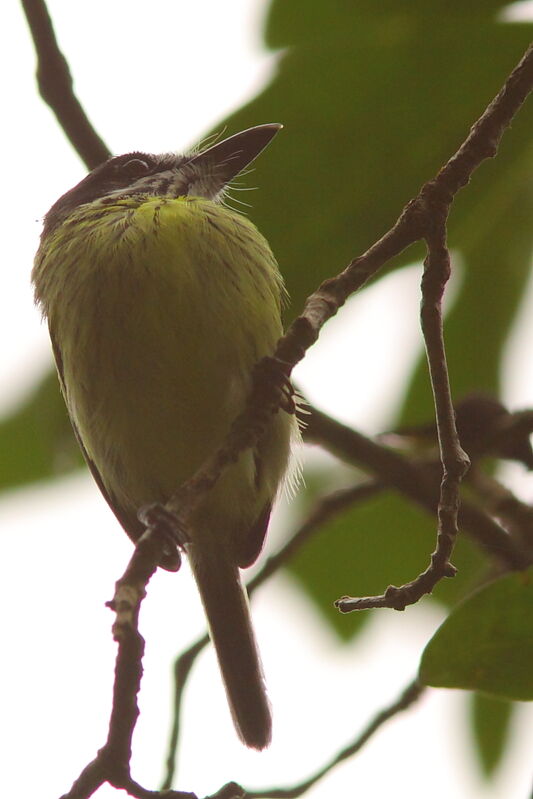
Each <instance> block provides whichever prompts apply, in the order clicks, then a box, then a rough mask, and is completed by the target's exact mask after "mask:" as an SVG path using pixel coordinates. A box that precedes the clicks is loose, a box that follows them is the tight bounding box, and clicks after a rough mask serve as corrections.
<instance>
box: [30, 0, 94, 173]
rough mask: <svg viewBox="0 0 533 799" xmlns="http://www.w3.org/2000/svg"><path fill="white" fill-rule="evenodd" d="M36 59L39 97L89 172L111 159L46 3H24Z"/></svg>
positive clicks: (40, 1)
mask: <svg viewBox="0 0 533 799" xmlns="http://www.w3.org/2000/svg"><path fill="white" fill-rule="evenodd" d="M21 2H22V8H23V9H24V13H25V15H26V20H27V22H28V25H29V28H30V31H31V35H32V38H33V44H34V46H35V52H36V55H37V84H38V86H39V93H40V95H41V97H42V98H43V100H44V101H45V103H47V104H48V105H49V106H50V108H51V109H52V111H53V112H54V114H55V115H56V118H57V121H58V122H59V125H60V127H61V128H62V129H63V130H64V132H65V134H66V136H67V138H68V139H69V141H70V143H71V144H72V146H73V148H74V149H75V151H76V152H77V153H78V155H79V156H80V158H81V159H82V161H83V162H84V163H85V165H86V166H87V168H88V169H94V167H96V166H98V164H101V163H102V161H105V160H107V158H109V155H110V153H109V150H108V149H107V147H106V145H105V144H104V142H103V141H102V139H101V138H100V136H99V135H98V134H97V133H96V131H95V130H94V128H93V126H92V125H91V123H90V122H89V119H88V117H87V115H86V113H85V111H84V110H83V108H82V106H81V104H80V102H79V100H78V98H77V97H76V95H75V94H74V87H73V82H72V76H71V74H70V69H69V66H68V63H67V60H66V59H65V56H64V55H63V53H62V52H61V50H60V49H59V45H58V43H57V40H56V37H55V33H54V28H53V25H52V20H51V19H50V15H49V13H48V9H47V7H46V3H45V2H44V0H21Z"/></svg>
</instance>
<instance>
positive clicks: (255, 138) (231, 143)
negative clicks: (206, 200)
mask: <svg viewBox="0 0 533 799" xmlns="http://www.w3.org/2000/svg"><path fill="white" fill-rule="evenodd" d="M282 127H283V125H279V124H277V123H274V122H273V123H270V124H268V125H257V126H256V127H254V128H248V130H243V131H241V133H236V134H235V135H234V136H230V137H229V139H224V141H221V142H218V144H214V145H213V146H212V147H209V148H208V149H207V150H203V152H201V153H198V154H197V155H193V156H192V157H191V158H190V160H189V161H188V162H187V165H189V164H190V165H191V166H194V167H195V168H198V169H199V171H200V172H204V173H207V174H210V175H212V176H213V175H214V173H215V174H216V180H217V183H218V182H220V189H222V188H223V187H224V186H225V185H226V184H227V183H229V181H230V180H233V178H235V177H236V176H237V175H238V174H239V172H242V170H243V169H245V167H247V166H248V164H251V163H252V161H254V160H255V158H257V156H258V155H259V153H260V152H261V151H262V150H264V149H265V147H266V146H267V145H268V144H270V142H271V141H272V139H273V138H274V136H275V135H276V133H278V131H280V130H281V128H282Z"/></svg>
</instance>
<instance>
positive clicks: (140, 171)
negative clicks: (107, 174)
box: [120, 158, 150, 178]
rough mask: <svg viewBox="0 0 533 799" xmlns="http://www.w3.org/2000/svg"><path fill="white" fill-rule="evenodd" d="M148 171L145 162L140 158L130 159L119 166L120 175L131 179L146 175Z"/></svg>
mask: <svg viewBox="0 0 533 799" xmlns="http://www.w3.org/2000/svg"><path fill="white" fill-rule="evenodd" d="M149 171H150V165H149V164H148V162H147V161H143V160H142V159H141V158H130V160H129V161H126V163H124V164H121V165H120V172H121V174H123V175H127V176H128V177H132V178H133V177H137V176H139V177H140V176H141V175H146V174H147V172H149Z"/></svg>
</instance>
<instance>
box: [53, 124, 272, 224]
mask: <svg viewBox="0 0 533 799" xmlns="http://www.w3.org/2000/svg"><path fill="white" fill-rule="evenodd" d="M281 127H282V126H281V125H278V124H274V123H272V124H268V125H258V126H256V127H254V128H249V129H248V130H244V131H242V132H241V133H236V134H235V135H234V136H230V137H229V138H228V139H224V140H223V141H221V142H218V143H217V144H214V145H213V146H211V147H208V148H207V149H205V150H201V151H199V152H193V153H190V154H188V155H177V154H175V153H165V154H163V155H151V154H149V153H141V152H133V153H126V154H125V155H117V156H115V157H114V158H110V159H109V160H108V161H105V162H104V163H103V164H100V165H99V166H97V167H96V169H93V171H92V172H90V173H89V174H88V175H87V176H86V177H85V178H83V180H81V181H80V182H79V183H78V184H77V185H76V186H74V188H72V189H70V191H67V192H66V194H63V196H62V197H60V198H59V200H57V202H56V203H54V205H53V206H52V207H51V208H50V210H49V211H48V213H47V214H46V217H45V230H44V232H45V233H47V232H49V231H50V230H51V229H52V228H54V227H55V226H56V225H57V224H59V223H60V222H62V221H63V220H64V219H65V218H66V217H67V216H68V215H69V214H70V213H71V212H72V211H73V210H74V209H75V208H78V207H79V206H80V205H84V204H85V203H91V202H93V201H94V200H97V199H103V198H107V197H109V198H112V199H119V198H121V197H131V196H132V195H136V194H143V195H153V196H158V197H162V196H164V197H186V196H194V197H204V198H206V199H209V200H214V201H216V200H218V199H219V198H220V197H221V195H222V194H223V192H224V189H225V187H226V186H227V184H228V183H229V182H230V181H231V180H233V179H234V178H235V177H236V176H237V175H238V174H239V173H240V172H242V170H243V169H245V168H246V167H247V166H248V165H249V164H250V163H251V162H252V161H253V160H254V159H255V158H256V157H257V156H258V155H259V153H260V152H261V151H262V150H263V149H264V148H265V147H266V146H267V144H269V143H270V141H271V140H272V139H273V138H274V136H275V135H276V133H277V132H278V131H279V130H280V129H281Z"/></svg>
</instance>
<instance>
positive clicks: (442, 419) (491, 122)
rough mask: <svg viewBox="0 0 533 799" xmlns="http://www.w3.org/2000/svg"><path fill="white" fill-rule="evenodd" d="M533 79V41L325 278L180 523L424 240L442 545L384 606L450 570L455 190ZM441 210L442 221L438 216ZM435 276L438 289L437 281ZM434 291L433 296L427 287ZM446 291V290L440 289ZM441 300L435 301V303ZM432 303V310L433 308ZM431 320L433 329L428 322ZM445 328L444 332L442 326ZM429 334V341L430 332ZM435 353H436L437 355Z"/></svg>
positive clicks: (179, 507) (460, 466)
mask: <svg viewBox="0 0 533 799" xmlns="http://www.w3.org/2000/svg"><path fill="white" fill-rule="evenodd" d="M532 85H533V46H531V47H530V48H529V49H528V51H527V52H526V54H525V55H524V57H523V58H522V60H521V61H520V63H519V64H518V66H517V67H516V68H515V69H514V70H513V72H512V73H511V75H510V76H509V78H508V79H507V81H506V83H505V85H504V87H503V88H502V90H501V91H500V92H499V94H498V95H497V96H496V97H495V99H494V100H493V101H492V102H491V104H490V105H489V106H488V108H487V109H486V111H485V112H484V114H483V115H482V116H481V117H480V118H479V120H478V121H477V122H476V123H475V125H474V126H473V127H472V128H471V130H470V133H469V135H468V137H467V138H466V140H465V141H464V143H463V144H462V145H461V147H460V148H459V150H458V151H457V152H456V153H455V155H453V156H452V157H451V158H450V160H449V161H448V162H447V164H446V165H445V166H444V167H443V168H442V169H441V170H440V172H439V173H438V174H437V176H436V177H435V178H434V179H433V180H431V181H429V182H428V183H426V184H425V185H424V186H423V187H422V189H421V190H420V192H419V193H418V195H417V196H416V197H415V198H414V199H413V200H411V201H410V202H409V203H408V204H407V205H406V206H405V208H404V209H403V211H402V213H401V214H400V216H399V218H398V220H397V221H396V223H395V224H394V225H393V227H392V228H391V229H390V230H389V231H388V233H386V234H385V235H384V236H383V237H382V238H381V239H380V240H379V241H378V242H376V243H375V244H374V245H373V246H372V247H370V248H369V249H368V250H367V251H366V252H365V253H364V254H363V255H361V256H359V257H358V258H356V259H354V260H353V261H352V262H351V263H350V264H349V265H348V266H347V267H346V269H344V271H343V272H341V273H340V274H339V275H337V277H334V278H330V279H328V280H326V281H324V282H323V283H322V285H321V286H320V287H319V288H318V290H317V291H315V292H314V293H313V294H312V295H311V296H310V297H309V298H308V299H307V301H306V303H305V306H304V309H303V312H302V314H301V315H300V316H299V317H298V318H297V319H295V320H294V322H293V323H292V324H291V325H290V327H289V328H288V330H287V332H286V334H285V335H284V336H283V337H282V338H281V339H280V340H279V342H278V344H277V347H276V350H275V353H274V356H273V358H267V359H263V361H261V362H260V364H259V365H258V368H257V369H256V372H255V375H254V381H253V387H252V392H251V395H250V399H249V402H248V404H247V407H246V409H245V411H244V412H243V413H242V414H241V415H240V416H239V417H238V418H237V419H236V420H235V422H234V424H233V426H232V428H231V430H230V432H229V434H228V436H227V438H226V440H225V442H224V443H223V445H222V447H221V448H220V449H219V450H218V451H217V452H216V453H214V454H213V455H212V456H211V457H209V458H208V459H207V460H206V461H205V462H204V464H203V465H202V466H201V467H200V469H199V470H198V471H197V472H196V474H195V475H193V476H192V478H191V479H190V480H188V481H187V482H186V483H184V484H183V485H182V486H181V487H180V489H179V490H178V491H177V492H176V494H175V495H174V496H173V497H172V499H171V500H170V502H169V503H168V507H169V509H170V510H171V511H173V512H174V513H175V514H176V515H177V517H178V526H179V527H181V528H184V529H187V527H188V525H189V524H190V519H191V515H192V513H193V512H194V510H195V509H196V508H197V506H198V505H199V504H200V502H201V501H202V498H203V497H204V496H205V494H206V492H207V491H209V490H210V489H211V488H212V486H213V485H214V484H215V483H216V482H217V480H218V479H219V477H220V475H221V474H222V472H223V471H224V470H225V469H226V468H227V467H228V466H229V465H230V464H231V463H233V462H234V461H235V459H236V458H237V457H238V455H239V453H240V452H241V451H243V450H244V449H247V448H249V447H251V446H254V445H255V443H256V442H257V440H258V439H259V438H260V436H261V434H262V432H263V430H264V429H265V425H266V423H267V421H268V419H269V418H270V416H271V414H272V413H275V412H277V411H278V410H279V408H280V407H281V406H283V404H284V403H286V386H287V381H288V379H289V377H290V374H291V372H292V370H293V368H294V366H295V365H296V364H297V363H298V362H299V361H300V360H301V359H302V358H303V357H304V355H305V352H306V351H307V349H308V348H309V347H310V346H311V345H312V344H314V343H315V341H316V340H317V338H318V336H319V333H320V330H321V328H322V326H323V325H324V324H325V322H327V321H328V319H330V318H331V317H332V316H334V315H335V314H336V313H337V311H338V310H339V308H340V307H341V306H342V305H343V304H344V303H345V302H346V300H347V299H348V297H349V296H350V295H351V294H352V293H353V292H354V291H356V290H357V289H358V288H360V287H361V286H363V285H364V284H365V283H366V282H367V280H368V279H369V278H370V277H371V276H372V275H374V274H375V273H376V272H377V271H378V269H379V268H380V267H381V266H382V265H383V264H384V263H385V262H386V261H388V260H390V259H391V258H392V257H393V256H395V255H398V254H399V253H400V252H402V251H403V250H404V249H405V248H406V247H408V246H409V245H410V244H412V243H413V242H415V241H417V240H419V239H422V238H423V239H425V240H426V242H427V245H428V258H427V259H426V276H425V285H426V286H427V287H428V288H427V289H426V294H425V300H424V301H425V303H426V306H425V308H426V310H425V318H424V327H425V329H426V340H427V341H429V344H428V350H429V351H430V371H431V374H432V379H433V381H434V383H433V389H434V393H435V399H436V411H437V424H438V429H439V441H440V445H441V447H442V448H443V449H442V452H441V459H442V462H443V469H444V479H443V483H442V491H441V503H440V506H439V511H438V515H439V531H438V545H437V550H436V553H435V554H434V556H432V558H433V560H432V564H433V565H431V566H430V567H429V572H426V573H423V574H422V575H420V580H419V581H418V582H416V581H415V583H416V585H415V587H414V588H413V587H411V586H410V585H408V586H407V587H406V589H405V591H403V592H402V593H401V594H400V596H398V594H397V589H391V592H390V595H389V596H388V597H386V601H384V604H388V605H389V606H391V607H398V608H400V607H402V606H403V607H405V603H406V602H409V601H414V599H413V600H412V599H411V598H412V597H413V598H416V595H417V593H418V592H419V591H420V590H422V593H423V592H424V591H425V590H431V584H434V582H435V579H434V578H435V577H439V576H443V575H451V574H452V567H451V566H450V564H449V556H450V555H451V551H452V548H453V542H454V540H455V529H456V524H455V521H454V520H455V516H456V506H457V497H458V482H459V479H460V476H461V474H462V473H463V471H464V468H465V465H466V462H467V461H466V459H465V456H464V453H463V452H462V450H460V448H459V447H458V443H457V433H456V431H455V422H454V416H453V409H452V407H451V399H450V395H449V387H448V376H447V370H446V362H445V358H444V350H443V348H442V345H441V343H439V342H441V341H442V332H441V331H440V333H439V334H438V336H437V338H438V340H439V341H438V342H437V339H436V338H435V336H434V335H432V334H431V332H430V330H434V329H435V327H440V322H439V315H440V311H439V307H438V306H439V304H440V299H439V296H440V297H441V296H442V291H443V289H444V284H445V282H446V279H447V269H448V267H449V265H448V257H447V250H446V244H445V241H446V240H445V222H446V217H447V213H448V210H449V207H450V205H451V202H452V200H453V198H454V196H455V194H456V192H457V191H458V190H459V189H460V188H461V187H462V186H464V185H466V184H467V183H468V181H469V180H470V177H471V175H472V173H473V172H474V170H475V169H476V168H477V167H478V166H479V164H480V163H481V162H482V161H483V160H484V159H486V158H489V157H492V156H494V155H495V154H496V151H497V146H498V144H499V141H500V139H501V137H502V135H503V133H504V131H505V129H506V127H507V126H508V125H509V123H510V121H511V119H512V118H513V116H514V114H516V112H517V111H518V109H519V108H520V106H521V104H522V103H523V101H524V100H525V98H526V96H527V95H528V93H529V92H530V91H531V88H532ZM435 212H437V219H435ZM434 277H435V278H436V282H435V284H434V285H435V286H437V287H440V288H438V290H436V291H435V289H434V286H433V283H432V281H433V280H434ZM427 292H429V294H428V293H427ZM439 292H440V295H439ZM435 303H436V305H435ZM432 304H433V310H432V311H431V312H430V313H429V314H428V312H427V309H428V308H430V307H431V305H432ZM428 325H429V327H428ZM437 332H438V331H437ZM428 333H429V340H428V338H427V334H428ZM435 342H437V346H436V345H435ZM433 352H434V353H435V357H433Z"/></svg>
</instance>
